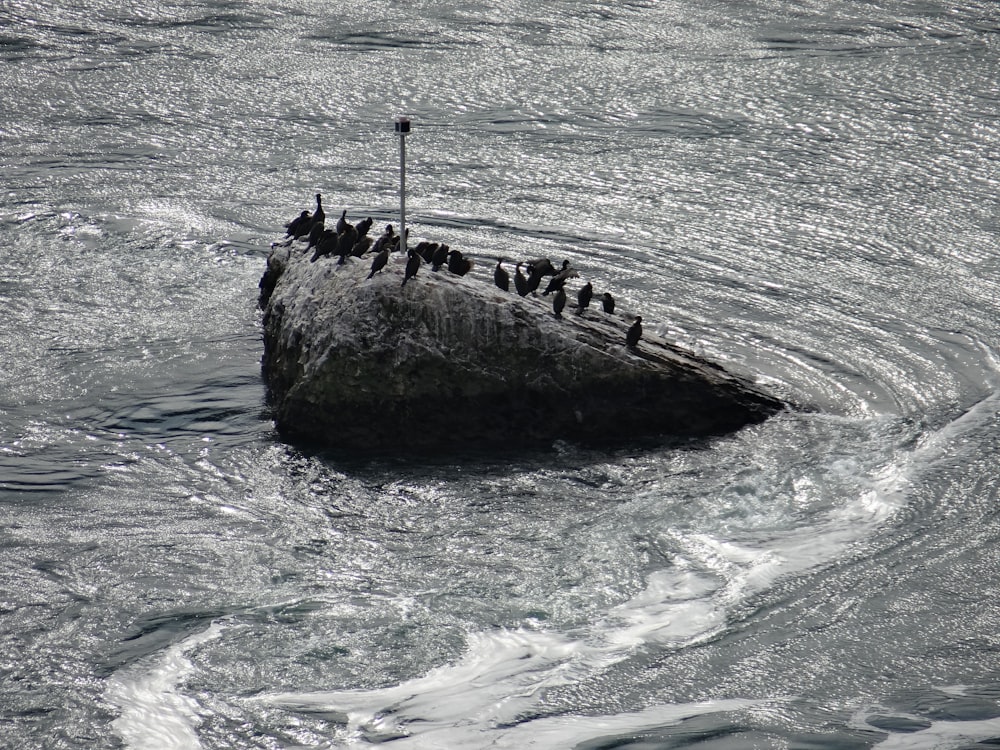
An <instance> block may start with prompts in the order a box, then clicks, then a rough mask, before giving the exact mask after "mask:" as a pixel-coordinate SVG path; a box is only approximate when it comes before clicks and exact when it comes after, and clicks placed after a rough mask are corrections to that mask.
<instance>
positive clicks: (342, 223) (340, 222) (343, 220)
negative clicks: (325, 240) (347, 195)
mask: <svg viewBox="0 0 1000 750" xmlns="http://www.w3.org/2000/svg"><path fill="white" fill-rule="evenodd" d="M349 226H350V224H349V223H348V222H347V209H346V208H345V209H344V212H343V213H342V214H340V218H339V219H337V234H343V233H344V230H345V229H347V227H349Z"/></svg>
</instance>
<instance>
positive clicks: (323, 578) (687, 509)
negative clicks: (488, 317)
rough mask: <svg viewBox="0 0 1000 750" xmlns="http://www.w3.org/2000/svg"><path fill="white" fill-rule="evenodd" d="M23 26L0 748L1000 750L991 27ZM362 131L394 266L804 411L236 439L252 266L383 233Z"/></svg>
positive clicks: (14, 105)
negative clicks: (509, 267) (436, 453)
mask: <svg viewBox="0 0 1000 750" xmlns="http://www.w3.org/2000/svg"><path fill="white" fill-rule="evenodd" d="M67 6H70V4H65V3H54V2H22V1H20V0H9V1H8V2H6V3H5V4H4V5H3V7H2V8H0V60H2V62H0V71H2V72H0V76H2V77H0V84H2V85H0V104H2V107H0V134H2V138H0V160H2V164H3V175H4V179H3V186H2V203H0V262H2V266H0V309H2V310H3V325H2V326H0V355H2V360H0V362H2V366H0V507H2V516H0V517H2V519H3V526H2V530H0V550H2V558H0V559H2V561H3V565H2V572H0V745H3V746H5V747H7V746H9V747H26V748H27V747H43V748H119V747H126V748H133V749H136V750H138V749H147V748H184V749H185V750H188V749H194V748H205V749H209V748H212V749H214V748H268V749H271V748H292V747H315V748H342V747H359V748H360V747H369V746H372V745H374V744H378V743H380V742H386V741H388V740H392V742H391V744H392V746H394V747H401V748H402V747H407V748H409V747H412V748H486V747H496V748H525V747H534V748H579V749H581V750H584V749H587V750H596V749H597V748H611V747H621V748H625V747H628V748H676V747H688V746H698V747H701V748H742V747H763V748H786V747H792V748H803V747H829V748H843V747H878V748H938V747H947V748H953V747H955V748H957V747H969V746H975V745H977V744H982V743H985V744H987V745H988V744H995V743H996V742H998V741H1000V635H998V632H1000V631H998V628H997V623H998V622H1000V606H998V604H997V596H998V588H1000V553H998V552H997V545H998V541H1000V517H998V511H997V507H998V500H1000V498H998V495H1000V492H998V482H1000V468H998V465H997V460H996V456H997V454H998V449H1000V430H998V427H1000V390H998V387H1000V367H998V361H1000V357H998V351H1000V340H998V336H997V322H998V320H1000V304H998V301H997V291H998V285H997V277H998V273H1000V263H998V253H1000V202H998V197H997V195H998V185H1000V162H998V157H997V153H998V145H1000V132H998V129H1000V118H998V115H1000V84H998V81H1000V35H998V31H1000V11H998V8H997V6H996V5H995V4H994V3H992V2H972V3H949V4H946V3H939V2H932V1H930V0H928V1H926V2H917V1H916V0H914V1H911V2H906V1H903V0H899V1H894V0H879V1H877V2H874V1H873V2H835V3H828V2H792V1H791V0H767V1H763V0H762V1H761V2H753V3H743V2H739V3H737V2H698V3H695V2H652V1H651V2H631V3H597V2H584V1H572V2H571V1H570V0H565V1H562V2H546V3H541V2H533V3H513V2H509V1H507V0H503V1H500V0H497V1H495V2H489V3H478V4H461V3H436V2H422V3H405V4H402V3H389V2H385V1H384V0H372V1H371V2H357V3H350V4H340V5H336V6H334V5H333V4H330V3H324V2H309V1H307V0H269V2H221V1H220V2H208V1H207V0H185V2H174V3H170V4H153V6H152V7H151V6H149V5H148V4H136V3H127V4H123V3H112V2H108V1H107V0H85V1H84V2H80V3H74V4H72V7H67ZM399 114H408V115H410V116H411V117H412V118H413V121H414V131H413V133H412V135H411V136H410V138H409V141H408V154H409V162H408V187H409V199H408V209H409V219H410V223H411V228H412V231H413V233H414V236H417V237H426V238H428V239H433V240H436V241H446V242H449V243H450V244H451V245H452V246H454V247H458V248H461V249H462V250H463V251H466V252H467V254H470V255H472V256H474V257H476V258H478V259H479V260H480V264H479V268H477V272H480V273H482V274H483V275H484V279H485V275H486V269H487V267H488V266H489V264H490V263H491V259H492V258H495V257H496V256H497V255H499V254H503V255H506V256H508V257H514V258H519V257H528V256H538V255H548V256H550V257H553V258H555V259H562V258H568V259H570V260H571V261H572V262H573V263H574V265H575V266H577V267H579V268H580V269H581V270H582V271H583V272H584V274H585V275H586V276H587V277H588V278H592V279H593V280H594V282H595V286H597V287H598V288H599V289H602V288H609V289H613V290H614V291H615V294H616V296H617V297H618V299H619V304H620V305H623V306H627V307H629V308H631V309H636V310H641V312H642V314H643V316H644V319H645V320H646V321H647V322H648V323H647V324H648V325H650V326H652V327H653V329H654V330H657V331H658V332H660V333H662V334H664V335H666V336H668V337H670V338H672V339H674V340H676V341H678V342H679V343H681V344H683V345H685V346H688V347H691V348H692V349H694V350H696V351H698V352H700V353H704V354H706V355H709V356H711V357H713V358H715V359H717V360H719V361H720V362H722V363H724V364H726V365H727V366H729V367H731V368H733V369H736V370H738V371H739V372H742V373H745V374H751V375H753V376H756V377H758V378H759V380H760V381H761V382H762V383H764V384H765V385H766V386H767V387H769V388H771V389H773V390H774V391H775V392H777V393H779V394H780V395H782V396H785V397H787V398H790V399H792V400H794V401H796V402H798V403H802V404H806V405H809V406H810V407H812V408H811V409H809V410H805V411H796V412H791V413H788V414H784V415H781V416H780V417H778V418H775V419H772V420H771V421H769V422H767V423H766V424H763V425H760V426H757V427H754V428H752V429H748V430H745V431H743V432H740V433H738V434H735V435H732V436H730V437H727V438H725V439H720V440H715V441H712V442H710V443H704V444H690V445H681V446H664V447H662V448H659V449H655V450H648V449H644V448H635V449H622V450H619V451H616V452H612V453H592V452H587V451H583V450H581V449H578V448H576V447H574V446H572V445H557V446H554V450H553V451H552V452H551V453H548V454H544V455H539V456H536V457H525V458H523V459H520V460H516V461H513V462H510V461H506V460H504V461H499V460H495V461H491V460H488V459H477V460H470V459H468V458H465V457H449V456H443V457H442V458H441V460H440V461H439V462H437V463H434V464H429V465H428V464H423V465H418V464H414V463H410V462H406V461H385V460H379V461H376V460H372V461H370V462H352V463H350V464H346V463H343V462H338V461H336V460H335V459H331V458H329V457H327V458H324V457H321V456H315V455H311V454H304V453H302V452H300V451H297V450H296V449H294V448H292V447H289V446H286V445H283V444H281V443H280V442H278V441H277V440H276V438H275V435H274V433H273V430H272V425H271V423H270V422H269V420H268V418H267V413H266V404H265V399H264V392H263V388H262V385H261V380H260V373H259V357H260V339H259V319H258V315H259V313H258V312H257V311H256V310H255V302H256V292H257V280H258V278H259V276H260V274H261V272H262V271H263V268H264V259H265V257H266V252H267V247H268V245H269V243H270V242H271V241H272V240H273V239H275V237H276V234H277V233H278V231H279V229H280V227H281V225H282V223H284V222H285V221H287V220H288V219H290V218H291V217H292V216H294V215H295V214H296V213H297V212H298V211H299V210H300V209H301V208H306V207H308V206H309V205H310V203H311V197H312V194H313V193H314V192H315V191H317V190H321V191H322V192H323V194H324V196H325V203H326V204H327V206H328V213H332V212H333V211H334V210H339V209H341V208H347V209H348V210H349V212H350V213H351V215H353V217H354V218H360V217H361V216H362V215H372V216H373V217H375V218H376V220H377V221H380V222H381V221H394V220H395V215H394V211H395V206H396V192H395V191H396V180H397V171H396V166H397V161H396V160H397V148H398V144H397V141H396V140H395V136H394V134H393V133H392V122H393V121H394V119H395V118H396V116H397V115H399ZM484 283H486V282H485V281H484ZM393 738H395V739H393Z"/></svg>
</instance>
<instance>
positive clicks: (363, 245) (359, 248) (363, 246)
mask: <svg viewBox="0 0 1000 750" xmlns="http://www.w3.org/2000/svg"><path fill="white" fill-rule="evenodd" d="M374 242H375V240H374V239H373V238H371V237H369V236H367V235H366V236H364V237H362V238H360V239H359V240H358V241H357V242H355V243H354V247H352V248H351V255H353V256H354V257H355V258H360V257H361V256H362V255H364V254H365V253H367V252H368V250H369V249H370V248H371V246H372V244H373V243H374Z"/></svg>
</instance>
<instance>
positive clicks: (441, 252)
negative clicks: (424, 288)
mask: <svg viewBox="0 0 1000 750" xmlns="http://www.w3.org/2000/svg"><path fill="white" fill-rule="evenodd" d="M447 262H448V246H447V245H446V244H444V243H443V242H442V243H441V244H440V245H438V246H437V248H436V249H435V250H434V254H433V255H432V256H431V270H432V271H437V270H438V269H439V268H441V266H443V265H445V264H446V263H447Z"/></svg>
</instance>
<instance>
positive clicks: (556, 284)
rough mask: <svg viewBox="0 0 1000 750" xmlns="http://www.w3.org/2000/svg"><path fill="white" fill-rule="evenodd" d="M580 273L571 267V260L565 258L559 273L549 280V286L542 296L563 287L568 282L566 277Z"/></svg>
mask: <svg viewBox="0 0 1000 750" xmlns="http://www.w3.org/2000/svg"><path fill="white" fill-rule="evenodd" d="M578 275H579V274H577V272H576V271H574V270H573V269H572V268H570V267H569V261H568V260H564V261H563V264H562V269H560V271H559V273H557V274H556V275H555V276H553V277H552V279H551V280H550V281H549V283H548V286H546V287H545V291H544V292H542V296H543V297H544V296H545V295H546V294H548V293H549V292H554V291H556V290H557V289H562V288H563V285H564V284H565V283H566V279H569V278H572V277H574V276H578Z"/></svg>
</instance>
